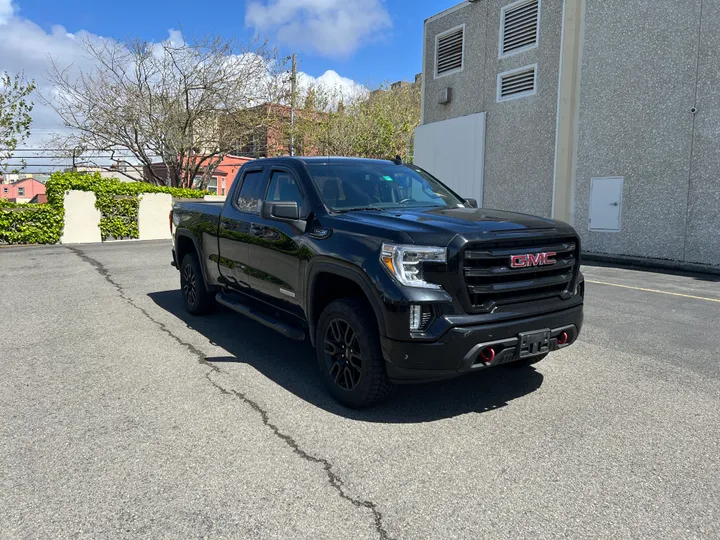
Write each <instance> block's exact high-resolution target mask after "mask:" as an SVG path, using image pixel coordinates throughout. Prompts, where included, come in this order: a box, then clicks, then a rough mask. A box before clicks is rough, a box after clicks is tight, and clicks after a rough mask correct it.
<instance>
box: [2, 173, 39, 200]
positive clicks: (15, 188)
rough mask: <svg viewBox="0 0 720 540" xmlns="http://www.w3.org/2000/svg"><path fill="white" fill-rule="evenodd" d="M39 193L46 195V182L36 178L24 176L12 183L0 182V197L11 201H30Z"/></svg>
mask: <svg viewBox="0 0 720 540" xmlns="http://www.w3.org/2000/svg"><path fill="white" fill-rule="evenodd" d="M37 195H45V184H43V183H42V182H38V181H37V180H35V179H34V178H23V179H22V180H18V181H17V182H13V183H12V184H0V199H7V200H9V201H10V202H17V201H18V199H19V200H20V201H29V200H31V199H32V198H33V197H35V196H37Z"/></svg>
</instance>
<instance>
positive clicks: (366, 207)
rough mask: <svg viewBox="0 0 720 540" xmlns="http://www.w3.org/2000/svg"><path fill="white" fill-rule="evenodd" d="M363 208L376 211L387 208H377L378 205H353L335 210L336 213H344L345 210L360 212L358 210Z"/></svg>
mask: <svg viewBox="0 0 720 540" xmlns="http://www.w3.org/2000/svg"><path fill="white" fill-rule="evenodd" d="M363 210H373V211H377V210H387V208H379V207H377V206H358V207H355V208H342V209H339V210H335V211H336V212H337V213H338V214H345V213H346V212H360V211H363Z"/></svg>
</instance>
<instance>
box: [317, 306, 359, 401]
mask: <svg viewBox="0 0 720 540" xmlns="http://www.w3.org/2000/svg"><path fill="white" fill-rule="evenodd" d="M324 350H325V362H326V364H327V369H328V373H329V375H330V378H331V379H332V381H333V382H334V383H335V384H336V385H337V386H339V387H340V388H341V389H343V390H345V391H352V390H354V389H355V388H356V387H357V385H358V384H359V383H360V380H361V379H362V362H363V360H362V351H361V349H360V341H359V340H358V337H357V334H356V333H355V331H354V330H353V328H352V326H350V324H349V323H348V322H347V321H345V320H343V319H333V320H332V321H331V322H330V324H329V325H328V327H327V331H326V332H325V342H324Z"/></svg>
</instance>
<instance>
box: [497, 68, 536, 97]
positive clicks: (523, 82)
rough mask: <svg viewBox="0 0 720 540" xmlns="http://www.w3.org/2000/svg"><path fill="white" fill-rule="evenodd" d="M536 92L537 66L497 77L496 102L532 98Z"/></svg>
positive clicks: (508, 72)
mask: <svg viewBox="0 0 720 540" xmlns="http://www.w3.org/2000/svg"><path fill="white" fill-rule="evenodd" d="M536 92H537V64H535V65H532V66H525V67H522V68H520V69H513V70H512V71H506V72H505V73H501V74H500V75H498V82H497V100H498V102H500V101H508V100H510V99H518V98H522V97H527V96H532V95H534V94H535V93H536Z"/></svg>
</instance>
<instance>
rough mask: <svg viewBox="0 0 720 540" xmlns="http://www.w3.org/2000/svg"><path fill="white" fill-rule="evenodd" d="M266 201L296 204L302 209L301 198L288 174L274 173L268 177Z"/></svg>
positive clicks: (298, 190)
mask: <svg viewBox="0 0 720 540" xmlns="http://www.w3.org/2000/svg"><path fill="white" fill-rule="evenodd" d="M265 200H266V201H272V202H296V203H297V204H298V207H302V203H303V198H302V194H301V193H300V189H299V188H298V187H297V184H296V183H295V179H294V178H293V177H292V176H291V175H289V174H288V173H285V172H281V171H275V172H273V173H272V176H271V177H270V185H269V187H268V191H267V196H266V197H265Z"/></svg>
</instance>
